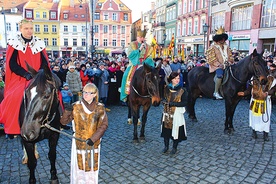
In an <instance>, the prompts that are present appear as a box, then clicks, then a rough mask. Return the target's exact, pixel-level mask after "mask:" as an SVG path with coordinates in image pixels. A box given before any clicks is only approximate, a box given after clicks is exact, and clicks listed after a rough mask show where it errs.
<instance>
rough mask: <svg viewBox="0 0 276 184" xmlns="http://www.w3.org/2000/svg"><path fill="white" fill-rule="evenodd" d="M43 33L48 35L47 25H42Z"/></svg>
mask: <svg viewBox="0 0 276 184" xmlns="http://www.w3.org/2000/svg"><path fill="white" fill-rule="evenodd" d="M43 32H44V33H48V32H49V29H48V25H44V29H43Z"/></svg>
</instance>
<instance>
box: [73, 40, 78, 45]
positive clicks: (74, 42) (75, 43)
mask: <svg viewBox="0 0 276 184" xmlns="http://www.w3.org/2000/svg"><path fill="white" fill-rule="evenodd" d="M77 45H78V41H77V38H73V46H77Z"/></svg>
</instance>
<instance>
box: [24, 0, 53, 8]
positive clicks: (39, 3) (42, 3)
mask: <svg viewBox="0 0 276 184" xmlns="http://www.w3.org/2000/svg"><path fill="white" fill-rule="evenodd" d="M57 5H58V3H54V2H53V0H30V1H29V3H28V4H27V5H26V7H25V8H26V9H36V8H44V9H48V10H56V9H57V8H58V6H57Z"/></svg>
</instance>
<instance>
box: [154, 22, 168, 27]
mask: <svg viewBox="0 0 276 184" xmlns="http://www.w3.org/2000/svg"><path fill="white" fill-rule="evenodd" d="M165 25H166V24H165V22H158V23H154V24H153V27H155V28H156V27H165Z"/></svg>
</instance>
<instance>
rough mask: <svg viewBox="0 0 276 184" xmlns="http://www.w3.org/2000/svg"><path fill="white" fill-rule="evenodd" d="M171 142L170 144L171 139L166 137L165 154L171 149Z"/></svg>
mask: <svg viewBox="0 0 276 184" xmlns="http://www.w3.org/2000/svg"><path fill="white" fill-rule="evenodd" d="M169 142H170V139H169V138H165V137H164V144H165V147H164V149H163V150H162V152H163V153H166V152H167V151H168V149H169Z"/></svg>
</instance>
